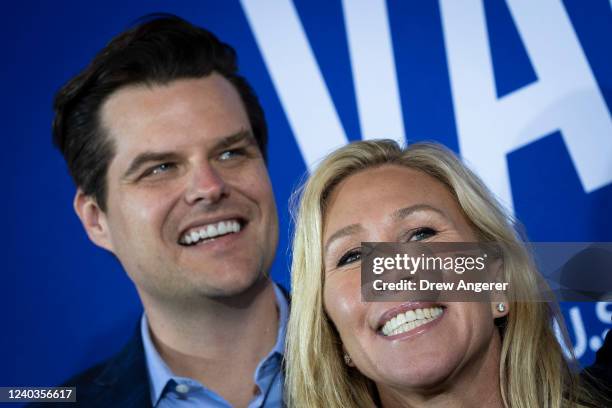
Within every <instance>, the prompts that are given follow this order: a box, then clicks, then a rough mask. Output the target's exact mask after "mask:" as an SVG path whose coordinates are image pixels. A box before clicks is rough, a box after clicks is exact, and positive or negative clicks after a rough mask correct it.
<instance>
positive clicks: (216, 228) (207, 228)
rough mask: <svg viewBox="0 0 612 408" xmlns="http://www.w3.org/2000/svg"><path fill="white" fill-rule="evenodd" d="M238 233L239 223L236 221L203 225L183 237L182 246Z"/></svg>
mask: <svg viewBox="0 0 612 408" xmlns="http://www.w3.org/2000/svg"><path fill="white" fill-rule="evenodd" d="M238 231H240V223H239V222H238V221H236V220H229V221H221V222H217V223H214V224H208V225H204V226H202V227H199V228H197V229H194V230H191V231H190V232H188V233H186V234H185V235H183V237H182V238H181V243H182V244H187V245H194V244H197V243H198V242H200V241H202V240H205V239H208V238H215V237H218V236H221V235H226V234H231V233H233V232H238Z"/></svg>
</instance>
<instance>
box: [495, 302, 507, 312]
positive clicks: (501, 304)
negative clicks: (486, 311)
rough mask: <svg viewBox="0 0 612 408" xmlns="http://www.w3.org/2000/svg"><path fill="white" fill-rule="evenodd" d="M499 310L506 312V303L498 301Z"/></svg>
mask: <svg viewBox="0 0 612 408" xmlns="http://www.w3.org/2000/svg"><path fill="white" fill-rule="evenodd" d="M497 311H498V312H499V313H504V312H505V311H506V305H504V304H503V303H498V304H497Z"/></svg>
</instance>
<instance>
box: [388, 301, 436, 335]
mask: <svg viewBox="0 0 612 408" xmlns="http://www.w3.org/2000/svg"><path fill="white" fill-rule="evenodd" d="M441 315H442V308H441V307H427V308H423V309H415V310H409V311H407V312H405V313H400V314H398V315H397V316H395V317H393V318H392V319H391V320H389V321H387V323H385V324H384V326H383V328H382V330H381V331H382V333H383V334H384V335H385V336H394V335H396V334H400V333H404V332H407V331H408V330H412V329H414V328H417V327H419V326H421V325H423V324H425V323H429V322H431V321H433V320H436V319H437V318H439V317H440V316H441Z"/></svg>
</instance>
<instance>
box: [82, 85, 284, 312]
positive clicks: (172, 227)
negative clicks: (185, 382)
mask: <svg viewBox="0 0 612 408" xmlns="http://www.w3.org/2000/svg"><path fill="white" fill-rule="evenodd" d="M101 119H102V126H103V127H104V128H105V129H106V131H107V134H108V137H110V138H111V140H112V141H113V142H114V144H115V152H116V155H115V157H114V158H113V160H112V161H111V163H110V166H109V169H108V173H107V187H108V201H107V210H106V212H102V211H101V210H99V208H98V207H97V205H96V204H95V202H93V201H92V200H91V199H89V198H87V197H82V196H81V197H80V198H79V195H78V194H77V198H76V200H75V206H76V208H77V212H78V213H79V215H80V216H81V219H82V220H83V222H84V224H85V226H86V229H87V230H88V233H89V235H90V237H91V238H92V239H93V240H94V242H96V244H98V245H100V246H102V247H104V248H106V249H108V250H110V251H112V252H113V253H114V254H115V255H116V256H117V257H118V258H119V260H120V262H121V264H122V265H123V267H124V268H125V270H126V271H127V273H128V275H129V276H130V277H131V279H132V280H133V281H134V283H135V284H136V286H137V288H138V290H139V293H140V294H141V296H143V295H144V296H150V297H154V298H157V299H162V300H163V299H166V300H179V299H180V300H183V301H188V300H189V298H190V297H194V296H195V297H201V296H205V297H209V298H218V297H225V296H232V295H236V294H239V293H242V292H243V291H245V290H246V289H248V288H250V287H252V285H253V284H254V283H255V282H256V281H258V280H259V279H261V278H262V277H263V276H264V274H265V273H267V271H268V269H269V268H270V266H271V263H272V260H273V258H274V253H275V250H276V245H277V240H278V220H277V215H276V207H275V203H274V196H273V193H272V187H271V185H270V179H269V177H268V173H267V169H266V166H265V163H264V161H263V158H262V155H261V152H260V150H259V148H258V146H257V143H256V142H255V139H254V138H253V135H252V132H251V126H250V123H249V119H248V116H247V114H246V112H245V109H244V106H243V104H242V101H241V99H240V97H239V95H238V93H237V91H236V90H235V88H234V87H233V86H232V85H231V84H230V83H229V82H228V81H227V80H226V79H224V78H223V77H221V76H220V75H218V74H216V73H213V74H211V75H210V76H207V77H204V78H200V79H182V80H175V81H173V82H170V83H169V84H168V85H152V86H144V85H143V86H132V87H126V88H123V89H120V90H119V91H117V92H115V93H113V94H112V95H111V96H110V97H109V99H108V100H107V101H106V102H105V103H104V105H103V107H102V110H101ZM211 237H212V238H211Z"/></svg>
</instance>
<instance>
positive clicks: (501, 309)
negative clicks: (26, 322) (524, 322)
mask: <svg viewBox="0 0 612 408" xmlns="http://www.w3.org/2000/svg"><path fill="white" fill-rule="evenodd" d="M491 309H492V313H493V317H494V318H496V319H497V318H500V317H504V316H506V315H507V314H508V312H509V311H510V305H509V304H508V302H507V301H498V302H491Z"/></svg>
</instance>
